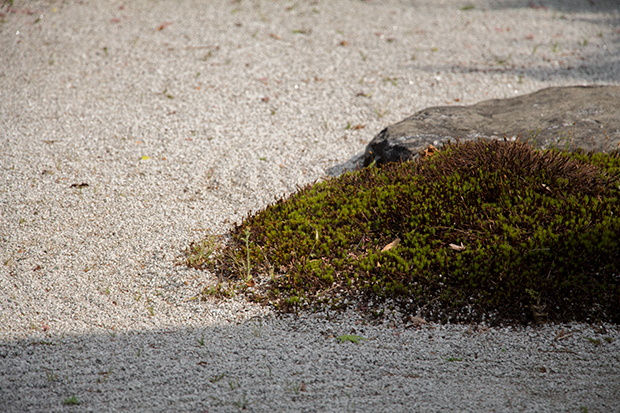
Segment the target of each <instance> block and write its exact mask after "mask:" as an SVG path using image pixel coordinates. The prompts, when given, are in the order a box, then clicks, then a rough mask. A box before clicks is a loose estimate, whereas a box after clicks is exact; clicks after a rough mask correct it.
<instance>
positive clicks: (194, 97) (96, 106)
mask: <svg viewBox="0 0 620 413" xmlns="http://www.w3.org/2000/svg"><path fill="white" fill-rule="evenodd" d="M9 3H10V2H6V1H5V2H0V13H1V14H0V166H1V169H0V176H1V180H0V208H1V209H0V212H1V221H0V259H1V262H0V308H1V312H0V411H2V412H22V411H24V412H25V411H28V412H31V411H32V412H55V411H94V412H103V411H149V412H150V411H154V412H159V411H161V412H167V411H193V412H203V411H211V412H215V411H218V412H219V411H238V410H241V409H244V408H245V409H247V410H249V411H257V412H262V411H278V412H279V411H425V412H426V411H498V412H499V411H537V412H564V411H566V412H579V411H588V412H597V411H598V412H614V411H620V356H619V354H620V351H619V350H620V348H619V347H620V329H619V328H618V326H614V325H602V326H601V325H586V324H574V323H573V324H566V325H542V326H531V327H522V328H490V329H489V328H487V327H485V326H484V325H472V326H462V325H444V326H442V325H435V324H424V325H421V326H417V325H413V324H411V323H409V324H406V323H403V321H402V319H401V317H399V314H398V313H395V312H393V311H392V310H391V309H390V308H389V306H388V307H386V309H385V314H386V316H385V317H384V318H383V319H381V320H371V319H370V318H368V317H363V316H362V315H360V314H358V313H353V312H351V313H344V314H326V313H317V314H313V315H307V314H301V315H300V316H299V317H293V316H283V317H282V316H279V315H277V314H274V313H273V312H272V311H271V310H270V309H269V308H261V307H259V306H257V305H254V304H250V303H247V302H245V301H244V300H243V299H242V298H241V297H237V298H235V299H232V300H228V301H215V300H213V301H201V300H199V299H197V297H198V295H199V292H200V290H201V289H202V288H203V287H204V286H207V285H212V284H214V283H215V282H216V277H215V276H214V275H212V274H208V273H206V272H200V271H195V270H192V269H188V268H186V267H184V266H183V265H179V262H180V261H181V260H182V257H183V250H184V249H185V248H186V247H187V245H188V244H189V243H190V242H191V241H195V240H199V239H201V237H202V236H204V235H205V234H207V233H212V234H223V233H225V232H226V231H227V230H228V229H229V228H230V226H231V224H232V223H234V222H239V221H240V220H241V219H243V217H244V216H246V215H247V214H248V213H250V212H251V211H257V210H259V209H261V208H263V207H264V206H266V205H268V204H269V203H270V202H272V201H273V200H274V197H278V196H281V195H283V194H290V193H292V192H294V191H296V189H297V187H298V186H303V185H305V184H308V183H312V182H314V181H316V180H321V179H325V178H326V177H328V175H330V174H331V175H333V174H336V173H338V172H339V171H341V170H342V169H343V168H344V167H346V166H347V165H350V164H351V163H352V162H353V161H354V160H355V159H356V158H355V157H356V156H357V155H359V154H360V153H361V152H362V151H363V149H364V146H365V144H366V143H368V141H370V139H372V137H373V136H374V135H375V134H376V133H378V132H379V131H380V130H381V129H382V128H384V127H385V126H387V125H389V124H391V123H394V122H397V121H399V120H401V119H403V118H405V117H406V116H408V115H410V114H412V113H414V112H415V111H417V110H420V109H423V108H425V107H428V106H434V105H445V104H452V105H455V104H473V103H475V102H478V101H480V100H484V99H490V98H504V97H510V96H516V95H520V94H525V93H529V92H533V91H536V90H539V89H541V88H544V87H548V86H561V85H588V84H620V6H618V3H617V2H616V1H612V0H609V1H602V0H596V1H586V0H583V1H581V0H580V1H552V0H549V1H545V2H544V6H543V5H542V3H541V2H529V5H528V2H527V1H514V0H505V1H482V0H472V1H468V2H464V1H455V0H453V1H448V0H445V1H437V0H418V1H405V0H402V1H396V0H382V1H379V0H368V1H353V0H333V1H328V0H315V1H310V0H308V1H298V2H294V1H292V0H291V1H287V0H253V1H250V0H240V1H232V2H231V1H228V0H226V1H216V0H212V1H206V0H203V1H198V0H161V1H147V0H135V1H134V0H127V1H126V2H120V1H108V0H84V1H73V0H68V1H25V0H15V2H13V5H12V6H9ZM468 5H472V6H473V8H471V7H466V6H468ZM463 9H465V10H463ZM344 334H355V335H359V336H361V337H364V338H366V340H360V341H359V343H354V342H350V341H345V342H343V343H339V341H338V340H337V337H339V336H341V335H344Z"/></svg>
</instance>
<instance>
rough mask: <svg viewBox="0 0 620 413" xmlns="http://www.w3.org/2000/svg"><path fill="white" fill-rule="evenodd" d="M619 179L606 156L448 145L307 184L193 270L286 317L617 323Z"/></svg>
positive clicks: (619, 167) (493, 144)
mask: <svg viewBox="0 0 620 413" xmlns="http://www.w3.org/2000/svg"><path fill="white" fill-rule="evenodd" d="M619 174H620V155H619V154H618V152H617V151H616V152H614V153H611V154H603V153H590V154H586V153H583V152H572V153H569V152H561V151H546V152H540V151H535V150H533V149H531V147H530V146H528V145H527V144H524V143H520V142H501V141H484V140H481V141H478V142H465V143H457V144H451V145H446V146H445V147H444V148H443V149H442V150H441V151H438V152H435V153H434V154H432V155H430V156H426V157H424V158H422V159H420V160H417V161H411V162H405V163H401V164H390V165H387V166H385V167H383V168H378V167H370V168H366V169H363V170H360V171H357V172H353V173H347V174H345V175H343V176H340V177H338V178H333V179H328V180H326V181H323V182H320V183H317V184H314V185H309V186H307V187H305V188H303V189H301V190H300V191H299V192H298V193H296V194H294V195H292V196H291V197H289V198H287V199H281V200H279V201H277V202H276V203H275V204H273V205H270V206H268V207H267V208H265V209H264V210H262V211H260V212H258V213H256V214H254V215H252V216H249V217H248V218H247V219H245V220H244V221H243V222H242V223H241V224H239V225H237V226H236V227H235V228H234V229H233V231H232V238H231V241H230V242H228V243H227V244H226V245H223V246H222V247H221V248H220V249H219V251H217V252H216V253H214V254H212V255H210V256H209V258H208V259H205V260H201V261H200V262H195V263H194V266H196V267H201V268H203V267H206V268H209V269H211V270H213V271H216V272H217V273H218V274H219V275H220V276H221V277H224V278H226V279H228V280H230V281H231V282H232V283H233V284H234V286H235V287H234V288H233V289H236V290H237V291H240V290H242V291H243V292H245V293H246V294H248V296H249V297H250V298H253V299H255V300H257V301H260V302H265V303H270V304H272V305H275V306H276V307H277V308H279V309H281V310H284V311H297V310H299V309H303V308H311V307H313V306H316V305H318V306H321V305H330V306H336V307H337V306H339V305H340V304H342V303H343V302H345V301H344V299H345V298H351V297H355V298H357V299H362V300H364V299H372V300H375V301H376V300H383V299H392V300H394V301H396V302H398V303H399V304H400V305H401V306H402V308H403V309H404V310H405V311H409V312H411V313H413V314H415V313H416V312H418V311H419V310H420V309H421V308H424V311H425V313H424V314H422V315H423V316H424V317H425V318H426V319H427V320H434V321H442V322H447V321H451V322H461V321H462V322H477V321H481V320H482V319H483V318H484V317H487V320H489V318H488V317H491V320H490V321H491V322H494V323H496V322H504V321H507V322H515V321H516V322H527V321H528V320H532V319H537V320H539V319H547V320H552V321H570V320H576V321H610V322H616V323H617V322H620V200H619V195H620V179H619ZM208 291H211V292H213V291H216V289H213V288H211V290H208ZM208 291H207V290H205V294H207V293H208Z"/></svg>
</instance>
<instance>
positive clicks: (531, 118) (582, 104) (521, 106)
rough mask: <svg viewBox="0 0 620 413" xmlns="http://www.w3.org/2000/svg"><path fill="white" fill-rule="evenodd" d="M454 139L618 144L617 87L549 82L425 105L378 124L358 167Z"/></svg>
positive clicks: (604, 147)
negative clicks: (467, 101) (533, 88)
mask: <svg viewBox="0 0 620 413" xmlns="http://www.w3.org/2000/svg"><path fill="white" fill-rule="evenodd" d="M457 137H458V138H459V139H478V138H486V139H497V138H500V139H501V138H504V137H506V138H507V139H512V140H514V139H521V140H525V141H528V142H531V143H532V144H533V145H534V146H535V147H536V148H540V149H547V148H552V147H556V148H568V149H576V148H583V149H585V150H586V151H592V150H594V151H611V150H614V149H618V147H619V146H620V86H571V87H550V88H546V89H542V90H539V91H538V92H535V93H531V94H528V95H524V96H519V97H516V98H510V99H493V100H485V101H482V102H480V103H477V104H475V105H471V106H437V107H432V108H427V109H424V110H421V111H420V112H417V113H416V114H414V115H412V116H410V117H408V118H406V119H405V120H403V121H401V122H398V123H396V124H394V125H390V126H388V127H387V128H385V129H383V130H382V131H381V132H380V133H379V134H378V135H377V136H375V137H374V138H373V140H372V141H371V142H370V143H369V144H368V146H367V147H366V151H365V153H364V166H368V165H370V164H371V163H372V162H373V161H375V162H376V163H379V164H384V163H388V162H397V161H401V160H402V161H404V160H408V159H413V158H416V157H417V156H419V155H418V154H419V152H420V151H422V150H424V149H425V148H427V147H428V146H429V145H433V146H435V147H439V146H440V145H442V144H443V143H445V142H447V141H449V140H454V139H455V138H457Z"/></svg>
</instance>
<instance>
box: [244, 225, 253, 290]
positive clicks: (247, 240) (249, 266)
mask: <svg viewBox="0 0 620 413" xmlns="http://www.w3.org/2000/svg"><path fill="white" fill-rule="evenodd" d="M244 234H245V238H244V240H245V252H246V258H245V268H246V276H245V281H246V282H247V281H250V280H251V279H252V274H251V271H252V264H251V263H250V229H249V228H246V230H245V231H244Z"/></svg>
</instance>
